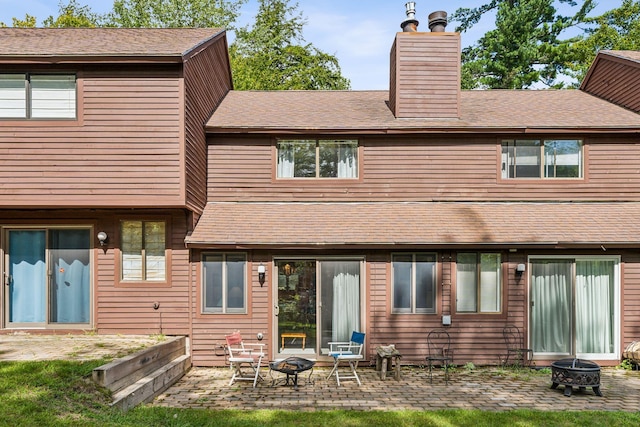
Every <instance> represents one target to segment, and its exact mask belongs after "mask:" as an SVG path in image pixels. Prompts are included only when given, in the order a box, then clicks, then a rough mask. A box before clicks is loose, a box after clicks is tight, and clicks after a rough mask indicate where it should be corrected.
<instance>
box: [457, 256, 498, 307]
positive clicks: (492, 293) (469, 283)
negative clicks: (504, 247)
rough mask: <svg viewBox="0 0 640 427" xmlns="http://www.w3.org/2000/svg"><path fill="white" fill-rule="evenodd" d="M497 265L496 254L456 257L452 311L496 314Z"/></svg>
mask: <svg viewBox="0 0 640 427" xmlns="http://www.w3.org/2000/svg"><path fill="white" fill-rule="evenodd" d="M500 271H501V262H500V254H498V253H475V252H470V253H459V254H458V257H457V261H456V311H457V312H458V313H500V312H501V308H502V284H501V274H500Z"/></svg>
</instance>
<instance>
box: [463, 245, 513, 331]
mask: <svg viewBox="0 0 640 427" xmlns="http://www.w3.org/2000/svg"><path fill="white" fill-rule="evenodd" d="M468 253H474V254H476V255H477V256H479V255H482V254H495V255H498V256H499V258H500V259H499V266H500V269H499V272H498V279H499V280H500V289H499V290H498V295H499V297H500V310H499V311H486V312H485V311H479V307H480V297H481V295H480V292H479V291H480V288H479V287H480V278H479V275H480V271H479V269H478V266H479V265H480V263H479V262H477V260H478V258H476V278H477V281H476V290H477V291H478V293H477V295H476V311H458V292H459V287H458V255H459V254H468ZM505 264H508V260H505V257H504V254H503V253H502V252H500V251H472V250H469V251H459V252H457V253H456V254H455V257H453V258H452V267H451V272H452V276H453V278H454V283H452V285H453V286H452V288H453V289H452V300H451V305H452V307H451V308H452V312H453V313H455V314H456V315H462V316H478V317H479V318H482V319H485V318H487V316H495V317H505V316H506V313H507V311H506V309H505V303H508V302H507V301H508V296H507V293H506V292H507V289H508V287H509V277H508V268H505ZM454 273H455V274H454Z"/></svg>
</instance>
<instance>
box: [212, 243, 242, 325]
mask: <svg viewBox="0 0 640 427" xmlns="http://www.w3.org/2000/svg"><path fill="white" fill-rule="evenodd" d="M246 265H247V257H246V255H245V254H205V255H203V256H202V284H203V285H202V286H203V298H202V300H203V307H202V310H203V311H204V312H210V313H246V306H247V303H246V295H247V286H246V283H247V280H246Z"/></svg>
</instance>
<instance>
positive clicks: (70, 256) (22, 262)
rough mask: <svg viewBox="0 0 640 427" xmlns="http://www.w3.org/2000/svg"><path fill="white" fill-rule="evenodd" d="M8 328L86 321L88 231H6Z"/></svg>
mask: <svg viewBox="0 0 640 427" xmlns="http://www.w3.org/2000/svg"><path fill="white" fill-rule="evenodd" d="M7 240H8V249H7V259H6V263H5V265H6V269H7V271H6V277H5V284H6V286H5V289H6V291H5V292H7V305H8V309H7V325H8V326H9V327H12V328H19V327H48V326H53V325H56V324H67V325H68V324H79V325H81V326H82V327H86V326H87V325H88V324H89V323H90V321H91V316H90V313H91V302H90V301H91V263H90V243H91V239H90V230H89V229H80V228H78V229H48V230H42V229H38V230H36V229H30V230H8V238H7Z"/></svg>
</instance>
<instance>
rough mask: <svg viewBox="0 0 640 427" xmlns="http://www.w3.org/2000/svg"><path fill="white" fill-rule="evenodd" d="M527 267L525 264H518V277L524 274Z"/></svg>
mask: <svg viewBox="0 0 640 427" xmlns="http://www.w3.org/2000/svg"><path fill="white" fill-rule="evenodd" d="M526 269H527V266H526V265H524V264H518V265H516V276H518V277H520V276H522V274H523V273H524V272H525V270H526Z"/></svg>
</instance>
